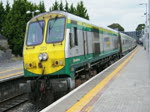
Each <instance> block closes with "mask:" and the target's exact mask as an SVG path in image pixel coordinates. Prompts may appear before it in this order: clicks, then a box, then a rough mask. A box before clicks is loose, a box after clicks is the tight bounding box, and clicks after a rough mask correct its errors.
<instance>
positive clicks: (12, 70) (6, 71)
mask: <svg viewBox="0 0 150 112" xmlns="http://www.w3.org/2000/svg"><path fill="white" fill-rule="evenodd" d="M19 69H22V67H20V68H14V69H10V70H5V71H1V72H0V73H6V72H10V71H13V70H19Z"/></svg>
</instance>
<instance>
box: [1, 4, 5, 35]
mask: <svg viewBox="0 0 150 112" xmlns="http://www.w3.org/2000/svg"><path fill="white" fill-rule="evenodd" d="M4 20H5V9H4V7H3V3H2V2H0V33H2V28H3V23H4Z"/></svg>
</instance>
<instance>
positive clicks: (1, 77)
mask: <svg viewBox="0 0 150 112" xmlns="http://www.w3.org/2000/svg"><path fill="white" fill-rule="evenodd" d="M22 73H23V72H17V73H14V74H9V75H5V76H0V79H5V78H8V77H12V76H15V75H19V74H22Z"/></svg>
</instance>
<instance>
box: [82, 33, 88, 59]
mask: <svg viewBox="0 0 150 112" xmlns="http://www.w3.org/2000/svg"><path fill="white" fill-rule="evenodd" d="M83 49H84V56H85V58H87V55H88V38H87V32H86V31H83Z"/></svg>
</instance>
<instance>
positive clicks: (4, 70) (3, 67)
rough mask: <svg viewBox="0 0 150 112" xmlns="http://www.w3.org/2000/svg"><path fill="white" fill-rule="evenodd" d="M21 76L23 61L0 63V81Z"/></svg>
mask: <svg viewBox="0 0 150 112" xmlns="http://www.w3.org/2000/svg"><path fill="white" fill-rule="evenodd" d="M22 76H23V62H22V61H16V62H9V63H0V82H3V81H6V80H9V79H13V78H18V77H22Z"/></svg>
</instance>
